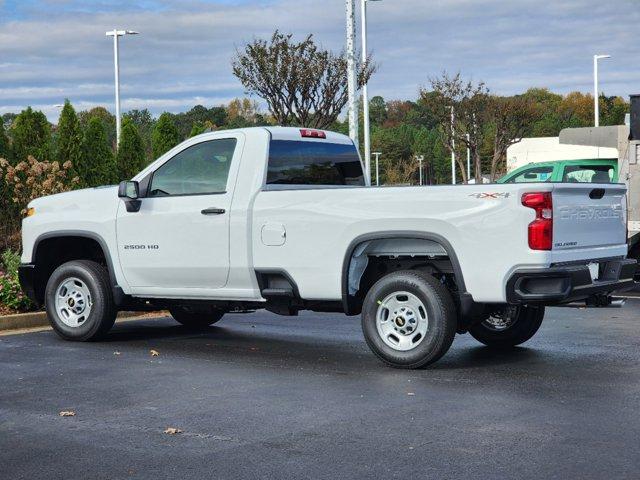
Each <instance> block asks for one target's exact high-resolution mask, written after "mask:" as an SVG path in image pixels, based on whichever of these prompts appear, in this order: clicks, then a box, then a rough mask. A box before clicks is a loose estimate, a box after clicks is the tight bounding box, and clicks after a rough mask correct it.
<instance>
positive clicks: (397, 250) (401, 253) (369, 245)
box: [343, 237, 465, 315]
mask: <svg viewBox="0 0 640 480" xmlns="http://www.w3.org/2000/svg"><path fill="white" fill-rule="evenodd" d="M443 243H445V242H441V241H438V240H434V239H427V238H411V237H407V238H403V237H399V238H398V237H385V238H374V239H371V240H364V241H362V242H360V243H358V244H356V245H355V246H354V247H353V248H352V249H350V252H349V253H348V254H347V258H346V260H345V267H346V268H345V279H344V283H343V300H344V302H343V303H344V307H345V311H346V313H347V314H349V315H357V314H358V313H360V311H361V310H362V302H363V301H364V297H365V296H366V294H367V292H368V291H369V289H370V288H371V287H372V286H373V284H374V283H375V282H377V281H378V280H379V279H380V278H382V277H383V276H384V275H387V274H389V273H392V272H395V271H398V270H419V271H421V272H424V273H427V274H429V275H433V276H435V277H437V278H438V279H439V280H440V281H441V282H442V283H443V284H444V285H445V286H446V287H447V288H448V289H449V291H450V292H451V293H452V296H453V298H454V301H455V302H456V304H457V303H458V296H459V293H461V292H464V291H465V289H464V282H463V280H462V275H461V274H460V273H459V272H460V270H459V265H458V264H457V259H456V258H455V254H454V253H450V252H452V251H451V250H450V247H449V246H448V244H447V245H446V246H445V245H444V244H443Z"/></svg>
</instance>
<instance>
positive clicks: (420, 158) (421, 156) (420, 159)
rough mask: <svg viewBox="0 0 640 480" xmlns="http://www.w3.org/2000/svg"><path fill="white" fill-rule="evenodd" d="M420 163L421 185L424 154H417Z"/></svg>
mask: <svg viewBox="0 0 640 480" xmlns="http://www.w3.org/2000/svg"><path fill="white" fill-rule="evenodd" d="M416 158H417V159H418V163H419V165H420V166H419V167H418V168H419V171H420V185H422V162H423V161H424V155H416Z"/></svg>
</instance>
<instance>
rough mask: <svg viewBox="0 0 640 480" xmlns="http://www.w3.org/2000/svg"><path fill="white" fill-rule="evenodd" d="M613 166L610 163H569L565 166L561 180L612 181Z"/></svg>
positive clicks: (570, 181) (572, 181) (582, 181)
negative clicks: (569, 164)
mask: <svg viewBox="0 0 640 480" xmlns="http://www.w3.org/2000/svg"><path fill="white" fill-rule="evenodd" d="M613 175H614V168H613V166H611V165H571V166H568V167H565V169H564V175H563V177H562V181H563V182H569V183H612V182H613Z"/></svg>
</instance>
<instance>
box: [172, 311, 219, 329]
mask: <svg viewBox="0 0 640 480" xmlns="http://www.w3.org/2000/svg"><path fill="white" fill-rule="evenodd" d="M169 312H170V313H171V316H172V317H173V318H174V319H175V321H176V322H178V323H180V324H182V325H184V326H185V327H189V328H194V329H200V328H207V327H209V326H211V325H213V324H214V323H216V322H219V321H220V320H222V317H223V316H224V314H225V313H226V312H224V311H223V310H217V309H214V308H205V307H203V308H192V307H171V308H170V309H169Z"/></svg>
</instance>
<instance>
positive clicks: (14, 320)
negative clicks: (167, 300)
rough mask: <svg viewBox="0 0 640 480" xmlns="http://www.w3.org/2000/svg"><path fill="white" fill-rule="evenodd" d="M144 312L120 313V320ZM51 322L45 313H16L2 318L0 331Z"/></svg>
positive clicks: (47, 324) (46, 325)
mask: <svg viewBox="0 0 640 480" xmlns="http://www.w3.org/2000/svg"><path fill="white" fill-rule="evenodd" d="M140 315H144V312H142V313H141V312H120V313H118V318H130V317H139V316H140ZM48 326H49V320H47V314H46V313H45V312H31V313H16V314H14V315H4V316H0V331H3V330H20V329H23V328H37V327H48Z"/></svg>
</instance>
